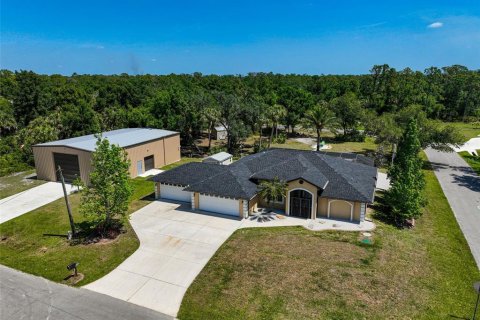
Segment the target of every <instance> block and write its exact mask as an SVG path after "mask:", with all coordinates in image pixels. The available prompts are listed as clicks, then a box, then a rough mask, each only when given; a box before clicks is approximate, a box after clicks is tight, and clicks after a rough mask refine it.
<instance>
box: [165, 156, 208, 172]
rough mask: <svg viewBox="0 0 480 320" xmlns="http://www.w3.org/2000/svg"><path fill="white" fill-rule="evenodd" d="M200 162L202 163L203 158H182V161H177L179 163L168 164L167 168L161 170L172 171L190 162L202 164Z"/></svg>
mask: <svg viewBox="0 0 480 320" xmlns="http://www.w3.org/2000/svg"><path fill="white" fill-rule="evenodd" d="M200 161H202V159H201V158H188V157H182V158H181V159H180V161H177V162H174V163H171V164H168V165H166V166H163V167H161V168H160V169H161V170H170V169H173V168H176V167H178V166H181V165H182V164H186V163H189V162H200Z"/></svg>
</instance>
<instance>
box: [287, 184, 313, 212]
mask: <svg viewBox="0 0 480 320" xmlns="http://www.w3.org/2000/svg"><path fill="white" fill-rule="evenodd" d="M289 195H290V206H289V207H290V208H289V215H290V216H293V217H300V218H306V219H309V218H310V217H311V215H312V207H313V196H312V194H311V193H310V192H309V191H307V190H304V189H295V190H292V191H290V193H289Z"/></svg>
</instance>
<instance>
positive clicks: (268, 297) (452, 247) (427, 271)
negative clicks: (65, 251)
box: [179, 170, 480, 319]
mask: <svg viewBox="0 0 480 320" xmlns="http://www.w3.org/2000/svg"><path fill="white" fill-rule="evenodd" d="M425 174H426V181H427V187H426V190H425V192H426V197H427V199H428V205H427V206H426V207H425V210H424V215H423V217H422V218H420V219H419V220H418V221H417V224H416V227H415V228H414V229H413V230H401V229H398V228H396V227H394V226H392V225H389V224H387V223H384V222H382V221H381V220H378V219H375V222H376V223H377V226H378V227H377V229H376V230H375V231H374V232H373V238H372V239H373V241H372V244H371V245H368V244H364V243H362V242H361V239H362V236H361V234H359V233H356V232H350V233H348V232H333V231H331V232H316V233H313V232H309V231H307V230H305V229H303V228H300V227H285V228H252V229H241V230H238V231H237V232H236V233H234V235H233V236H232V237H231V238H230V239H229V240H228V241H227V242H226V243H225V244H224V245H223V246H222V247H221V248H220V249H219V251H217V253H216V255H215V256H214V257H213V258H212V259H211V260H210V261H209V263H208V264H207V266H206V267H205V268H204V269H203V271H202V272H201V273H200V275H199V276H198V277H197V278H196V280H195V281H194V283H193V284H192V285H191V286H190V288H189V289H188V291H187V293H186V295H185V297H184V300H183V302H182V306H181V309H180V312H179V318H180V319H273V318H282V319H291V318H297V319H385V318H393V319H446V318H452V317H459V318H468V317H470V316H471V314H472V312H473V306H474V302H475V298H476V296H475V293H474V291H473V289H472V284H473V282H474V281H478V279H479V278H480V272H479V270H478V268H477V266H476V264H475V262H474V260H473V257H472V254H471V252H470V250H469V247H468V245H467V243H466V241H465V238H464V236H463V234H462V233H461V231H460V229H459V226H458V224H457V222H456V220H455V218H454V216H453V213H452V211H451V209H450V207H449V205H448V202H447V200H446V198H445V196H444V194H443V192H442V189H441V187H440V185H439V183H438V181H437V179H436V178H435V175H434V173H433V172H432V171H430V170H426V171H425ZM377 199H378V200H380V202H381V198H380V197H379V198H377ZM376 208H378V210H380V209H381V205H377V206H376Z"/></svg>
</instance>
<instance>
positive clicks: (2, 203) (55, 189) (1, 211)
mask: <svg viewBox="0 0 480 320" xmlns="http://www.w3.org/2000/svg"><path fill="white" fill-rule="evenodd" d="M66 188H67V193H70V192H71V191H72V190H73V187H72V185H70V184H66ZM61 197H63V189H62V184H61V183H59V182H47V183H45V184H42V185H39V186H37V187H35V188H31V189H28V190H25V191H23V192H20V193H17V194H14V195H13V196H10V197H7V198H4V199H1V200H0V224H1V223H4V222H5V221H8V220H11V219H13V218H16V217H18V216H21V215H22V214H24V213H27V212H30V211H32V210H35V209H37V208H40V207H41V206H44V205H46V204H48V203H50V202H52V201H55V200H57V199H59V198H61Z"/></svg>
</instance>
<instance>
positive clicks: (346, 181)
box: [317, 154, 368, 198]
mask: <svg viewBox="0 0 480 320" xmlns="http://www.w3.org/2000/svg"><path fill="white" fill-rule="evenodd" d="M317 156H318V157H319V158H320V159H321V160H322V161H323V162H324V163H325V164H326V165H327V166H328V167H329V168H331V169H332V171H333V172H335V173H336V174H337V176H339V177H340V178H341V179H342V180H343V181H344V182H345V183H346V184H347V185H349V186H350V187H352V189H353V190H354V191H355V192H356V193H357V194H358V195H360V196H362V197H363V198H368V197H365V195H364V194H363V193H362V192H360V191H358V189H357V188H356V187H354V186H352V184H351V183H350V182H349V181H348V180H347V178H345V177H344V175H343V174H342V173H341V172H339V171H337V170H336V169H335V168H334V167H332V166H331V165H330V164H329V163H328V162H327V161H325V159H322V158H323V156H326V155H322V154H317ZM332 158H333V157H332ZM340 159H342V160H343V161H348V160H346V159H344V158H340ZM349 163H354V162H349Z"/></svg>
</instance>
